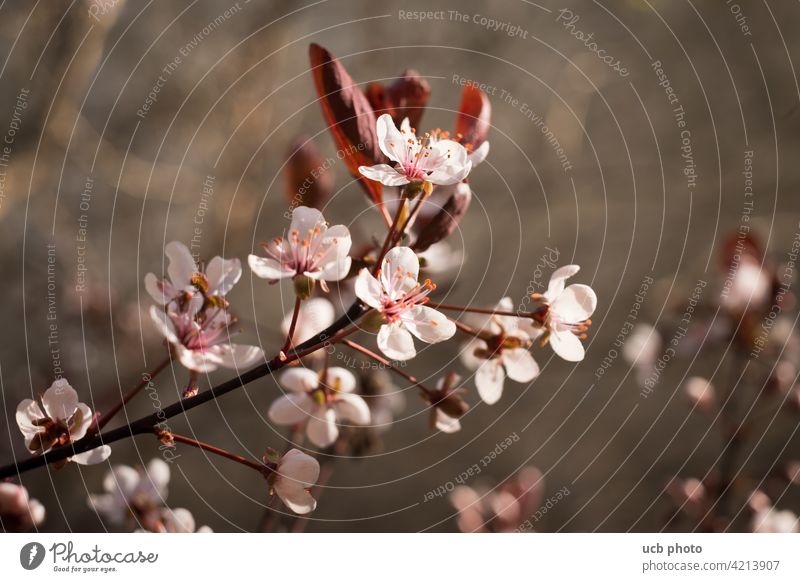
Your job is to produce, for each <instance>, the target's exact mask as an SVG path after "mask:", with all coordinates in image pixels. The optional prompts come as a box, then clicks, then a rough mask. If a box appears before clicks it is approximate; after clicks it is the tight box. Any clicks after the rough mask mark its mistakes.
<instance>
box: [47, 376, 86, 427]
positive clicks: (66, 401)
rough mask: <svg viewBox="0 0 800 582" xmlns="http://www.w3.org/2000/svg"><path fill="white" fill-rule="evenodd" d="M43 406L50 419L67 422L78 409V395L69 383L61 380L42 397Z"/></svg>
mask: <svg viewBox="0 0 800 582" xmlns="http://www.w3.org/2000/svg"><path fill="white" fill-rule="evenodd" d="M42 406H43V407H44V411H45V413H47V416H49V417H50V418H52V419H57V418H58V419H62V420H66V419H68V418H69V417H70V416H72V415H73V414H74V413H75V411H76V410H77V408H78V393H77V392H76V391H75V389H74V388H73V387H72V386H70V385H69V382H67V381H66V380H64V379H63V378H59V379H58V380H56V381H55V382H53V383H52V384H51V385H50V388H48V389H47V390H46V391H45V393H44V394H43V395H42Z"/></svg>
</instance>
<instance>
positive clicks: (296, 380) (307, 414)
mask: <svg viewBox="0 0 800 582" xmlns="http://www.w3.org/2000/svg"><path fill="white" fill-rule="evenodd" d="M280 383H281V385H283V387H284V388H286V389H287V390H289V392H288V393H287V394H284V395H283V396H281V397H280V398H278V399H277V400H275V401H274V402H273V403H272V406H270V408H269V418H270V420H271V421H272V422H274V423H275V424H279V425H281V426H289V425H295V424H300V423H306V434H307V435H308V438H309V440H310V441H311V442H312V443H314V444H315V445H316V446H318V447H320V448H325V447H329V446H331V445H332V444H333V443H334V442H335V441H336V439H337V437H338V436H339V428H338V426H337V423H339V422H341V421H344V422H349V423H352V424H356V425H362V426H363V425H367V424H369V422H370V412H369V407H368V406H367V404H366V402H364V399H363V398H361V396H358V395H357V394H353V391H354V390H355V388H356V378H355V376H353V374H352V373H351V372H350V371H349V370H346V369H344V368H336V367H333V368H328V370H327V374H326V375H325V379H324V380H323V379H322V374H321V373H319V374H318V373H316V372H313V371H311V370H309V369H308V368H292V369H290V370H287V371H286V372H284V373H283V374H282V375H281V377H280Z"/></svg>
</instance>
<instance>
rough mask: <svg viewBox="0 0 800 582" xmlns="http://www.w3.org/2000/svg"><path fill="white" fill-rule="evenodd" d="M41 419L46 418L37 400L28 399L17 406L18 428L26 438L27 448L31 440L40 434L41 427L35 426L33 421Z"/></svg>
mask: <svg viewBox="0 0 800 582" xmlns="http://www.w3.org/2000/svg"><path fill="white" fill-rule="evenodd" d="M40 418H44V413H43V412H42V409H41V407H40V406H39V403H38V402H36V401H35V400H31V399H30V398H26V399H25V400H23V401H22V402H20V403H19V405H18V406H17V415H16V419H17V426H19V430H20V431H22V435H23V436H24V437H25V446H28V445H29V444H30V442H31V439H32V438H33V437H34V436H36V433H38V432H39V427H37V426H35V425H34V424H33V421H34V420H38V419H40Z"/></svg>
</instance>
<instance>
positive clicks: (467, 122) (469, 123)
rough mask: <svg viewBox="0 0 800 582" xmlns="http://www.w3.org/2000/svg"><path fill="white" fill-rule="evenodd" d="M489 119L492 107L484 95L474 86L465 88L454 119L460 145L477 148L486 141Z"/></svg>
mask: <svg viewBox="0 0 800 582" xmlns="http://www.w3.org/2000/svg"><path fill="white" fill-rule="evenodd" d="M491 119H492V105H491V103H490V102H489V98H488V97H487V96H486V94H485V93H484V92H483V91H481V90H480V89H478V88H477V87H475V86H474V85H467V86H465V87H464V92H463V93H462V94H461V105H460V106H459V108H458V117H456V134H457V135H459V134H460V135H461V136H462V137H461V143H463V144H464V145H465V146H466V145H468V146H471V147H472V148H477V147H479V146H480V145H481V144H482V143H483V142H484V141H486V136H487V135H488V134H489V125H490V123H491Z"/></svg>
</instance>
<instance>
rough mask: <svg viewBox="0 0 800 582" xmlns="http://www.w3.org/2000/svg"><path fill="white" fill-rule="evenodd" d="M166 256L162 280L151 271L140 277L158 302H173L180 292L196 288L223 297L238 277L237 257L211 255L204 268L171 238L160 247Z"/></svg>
mask: <svg viewBox="0 0 800 582" xmlns="http://www.w3.org/2000/svg"><path fill="white" fill-rule="evenodd" d="M164 254H165V255H166V256H167V258H168V259H169V264H168V265H167V275H168V277H167V278H165V279H159V278H158V277H156V275H155V274H153V273H148V274H147V275H146V276H145V278H144V286H145V289H146V290H147V292H148V293H149V294H150V296H151V297H152V298H153V300H154V301H155V302H156V303H158V304H159V305H167V304H169V303H170V302H172V301H177V300H179V299H180V298H181V296H182V295H183V294H187V293H188V294H194V293H196V292H198V291H200V292H201V293H202V294H203V295H205V296H207V297H219V298H222V297H225V295H226V294H227V293H228V292H229V291H230V290H231V289H232V288H233V286H234V285H235V284H236V283H237V282H238V281H239V279H240V278H241V276H242V265H241V262H240V261H239V259H227V260H226V259H223V258H222V257H214V258H213V259H211V261H210V262H209V263H208V265H207V266H206V267H205V268H201V266H199V265H198V264H197V263H195V260H194V257H192V254H191V253H190V252H189V249H188V248H186V245H184V244H183V243H181V242H178V241H172V242H170V243H168V244H167V246H166V247H164Z"/></svg>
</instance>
